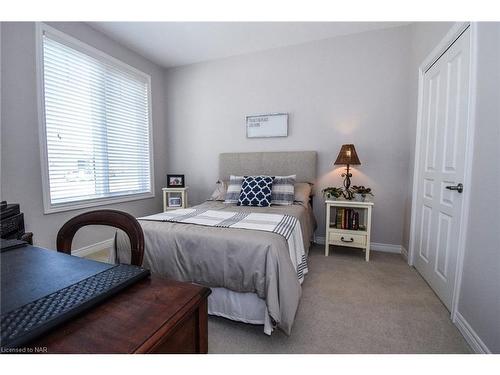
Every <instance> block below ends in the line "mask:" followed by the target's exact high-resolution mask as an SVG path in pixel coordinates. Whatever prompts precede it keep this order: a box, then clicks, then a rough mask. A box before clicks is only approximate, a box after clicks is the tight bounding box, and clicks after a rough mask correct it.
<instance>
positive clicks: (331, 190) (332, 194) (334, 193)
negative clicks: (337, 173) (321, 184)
mask: <svg viewBox="0 0 500 375" xmlns="http://www.w3.org/2000/svg"><path fill="white" fill-rule="evenodd" d="M342 193H343V190H342V189H341V188H338V187H327V188H325V189H323V195H324V196H325V198H326V199H333V200H336V199H338V198H340V197H341V196H342Z"/></svg>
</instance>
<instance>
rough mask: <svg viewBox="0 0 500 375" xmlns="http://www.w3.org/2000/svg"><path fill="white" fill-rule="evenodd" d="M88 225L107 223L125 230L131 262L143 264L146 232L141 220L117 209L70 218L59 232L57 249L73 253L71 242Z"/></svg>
mask: <svg viewBox="0 0 500 375" xmlns="http://www.w3.org/2000/svg"><path fill="white" fill-rule="evenodd" d="M87 225H107V226H111V227H115V228H118V229H121V230H123V231H124V232H125V233H126V234H127V236H128V238H129V240H130V249H131V258H130V263H131V264H133V265H135V266H141V265H142V260H143V258H144V233H143V232H142V228H141V225H140V224H139V222H138V221H137V220H136V219H135V218H134V217H133V216H132V215H130V214H128V213H126V212H122V211H117V210H95V211H89V212H85V213H83V214H80V215H77V216H75V217H74V218H72V219H70V220H68V221H67V222H66V223H65V224H64V225H63V226H62V227H61V229H59V232H58V233H57V251H59V252H62V253H66V254H71V243H72V242H73V237H74V236H75V234H76V232H77V231H78V229H80V228H82V227H84V226H87Z"/></svg>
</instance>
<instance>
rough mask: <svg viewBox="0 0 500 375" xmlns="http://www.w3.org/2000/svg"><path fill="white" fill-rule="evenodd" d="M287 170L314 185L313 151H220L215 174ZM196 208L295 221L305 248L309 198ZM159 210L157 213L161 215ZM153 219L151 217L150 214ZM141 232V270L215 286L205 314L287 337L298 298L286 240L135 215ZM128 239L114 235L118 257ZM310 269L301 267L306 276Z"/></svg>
mask: <svg viewBox="0 0 500 375" xmlns="http://www.w3.org/2000/svg"><path fill="white" fill-rule="evenodd" d="M231 174H236V175H260V174H265V175H289V174H296V175H297V179H296V181H297V182H310V183H312V182H314V181H315V178H316V153H315V152H312V151H297V152H269V153H228V154H221V155H220V156H219V178H220V179H221V180H228V179H229V175H231ZM193 212H201V213H205V214H207V213H212V214H213V215H221V216H222V217H223V216H224V215H225V214H232V213H235V212H245V215H248V214H249V213H251V214H254V215H256V216H258V215H259V214H261V213H264V214H266V217H268V216H271V215H267V214H275V215H276V216H278V215H283V216H287V217H291V218H295V219H296V220H295V222H296V227H298V228H300V229H299V232H300V233H299V234H300V236H298V237H297V236H296V237H295V239H294V240H295V241H299V240H298V239H297V238H300V241H301V244H300V245H301V246H302V245H303V249H305V250H306V254H307V251H308V249H309V246H310V243H311V241H312V236H313V232H314V230H315V228H316V221H315V219H314V215H313V213H312V208H311V205H310V203H309V202H308V201H305V202H304V201H303V202H296V203H295V204H293V205H289V206H271V207H241V206H237V205H235V204H227V203H223V202H219V201H207V202H204V203H202V204H200V205H197V206H194V207H191V208H190V209H188V210H187V211H186V213H187V215H186V216H185V217H190V215H191V216H192V215H194V214H193ZM158 215H161V214H158ZM149 218H151V217H149ZM139 222H140V223H141V226H142V228H143V230H144V237H145V253H144V267H146V268H149V269H150V270H151V272H152V273H156V274H160V275H163V276H166V277H169V278H173V279H176V280H181V281H187V282H194V283H198V284H202V285H205V286H208V287H210V288H212V294H211V295H210V297H209V301H208V304H209V307H208V309H209V311H208V312H209V314H211V315H218V316H222V317H225V318H228V319H232V320H236V321H242V322H245V323H251V324H262V325H264V332H265V333H266V334H268V335H270V334H271V333H272V331H273V330H274V329H275V328H279V329H281V330H282V331H283V332H285V333H286V334H290V332H291V329H292V325H293V321H294V319H295V314H296V311H297V308H298V305H299V302H300V297H301V292H302V288H301V281H302V280H303V275H301V276H302V278H301V277H298V273H300V272H299V271H302V267H299V268H300V270H298V269H297V267H298V263H299V262H300V261H297V262H295V261H294V259H293V256H292V253H291V252H290V249H291V246H290V241H291V240H290V238H289V239H288V240H287V238H286V237H285V236H283V235H280V234H277V233H274V232H265V231H261V230H258V231H257V230H251V229H241V228H235V227H217V226H207V225H199V223H198V224H193V223H187V222H171V221H161V220H155V219H151V220H148V218H143V219H142V220H141V219H139ZM128 249H129V245H128V241H127V237H126V236H125V235H124V234H122V233H117V236H116V250H117V251H116V257H117V259H116V260H117V261H119V262H126V261H127V256H129V255H128V254H129V251H128ZM306 272H307V268H305V270H304V273H306Z"/></svg>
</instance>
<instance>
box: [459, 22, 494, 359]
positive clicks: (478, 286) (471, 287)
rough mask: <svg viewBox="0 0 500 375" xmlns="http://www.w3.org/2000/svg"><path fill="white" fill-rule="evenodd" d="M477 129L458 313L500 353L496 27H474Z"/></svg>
mask: <svg viewBox="0 0 500 375" xmlns="http://www.w3.org/2000/svg"><path fill="white" fill-rule="evenodd" d="M477 52H478V54H477V57H478V76H477V97H476V100H477V103H476V129H475V137H474V158H473V171H472V186H470V187H467V186H466V187H465V188H469V189H470V191H471V192H472V195H471V201H470V215H469V220H468V225H467V242H466V250H465V256H464V265H463V275H462V287H461V294H460V299H459V304H458V312H459V313H460V314H461V315H462V316H463V318H464V319H465V320H466V321H467V322H468V323H469V325H470V326H471V327H472V329H473V330H474V331H475V333H476V334H477V335H478V336H479V338H480V339H481V340H482V341H483V343H484V344H485V345H486V347H488V349H489V350H490V351H491V352H493V353H500V216H499V215H500V199H499V198H498V194H499V191H500V23H486V22H482V23H479V24H478V51H477Z"/></svg>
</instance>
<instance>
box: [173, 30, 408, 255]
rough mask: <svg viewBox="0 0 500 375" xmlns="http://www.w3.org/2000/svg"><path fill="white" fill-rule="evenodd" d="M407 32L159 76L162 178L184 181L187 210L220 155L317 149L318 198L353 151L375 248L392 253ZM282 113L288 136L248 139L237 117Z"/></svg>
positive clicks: (204, 192) (320, 215) (404, 188)
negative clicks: (371, 205) (163, 113)
mask: <svg viewBox="0 0 500 375" xmlns="http://www.w3.org/2000/svg"><path fill="white" fill-rule="evenodd" d="M410 36H411V35H410V28H409V27H408V26H404V27H398V28H393V29H386V30H379V31H374V32H369V33H361V34H356V35H350V36H344V37H337V38H333V39H327V40H323V41H318V42H312V43H307V44H303V45H298V46H292V47H284V48H278V49H273V50H269V51H265V52H259V53H253V54H249V55H244V56H239V57H233V58H228V59H222V60H217V61H213V62H207V63H199V64H194V65H190V66H185V67H180V68H174V69H169V70H167V74H166V83H165V88H166V102H165V105H166V108H167V135H168V137H167V139H168V143H167V148H168V151H167V152H168V169H169V172H171V173H184V174H186V178H187V184H188V185H189V186H190V199H191V202H190V203H199V202H201V201H203V200H205V199H206V198H208V197H209V195H210V193H211V190H213V188H214V186H215V181H216V180H217V177H218V176H217V170H218V164H217V163H218V162H217V160H218V155H219V153H221V152H245V151H283V150H285V151H290V150H316V151H317V152H318V177H319V179H318V181H317V184H316V194H317V197H316V199H315V205H314V211H315V215H316V218H317V219H318V223H319V229H318V233H319V235H323V234H324V207H323V204H322V197H321V193H320V191H321V189H322V188H324V187H326V186H331V185H336V186H340V185H341V182H342V180H341V177H340V176H339V175H340V173H341V171H342V169H340V168H334V166H333V162H334V160H335V158H336V157H337V154H338V152H339V150H340V146H341V145H342V144H343V143H354V144H355V146H356V150H357V152H358V155H359V157H360V160H361V163H362V165H361V166H357V167H356V168H355V170H354V171H353V175H354V177H353V183H354V184H358V185H359V184H362V185H365V186H366V185H369V186H371V187H372V188H373V190H374V192H375V195H376V196H375V209H374V221H373V237H372V240H373V241H374V242H379V243H388V244H396V245H400V244H401V241H402V232H403V222H402V220H401V217H403V214H404V208H405V202H406V199H407V192H408V178H409V170H408V163H409V149H410V142H409V137H408V131H409V130H408V127H409V123H408V104H409V102H408V99H407V97H408V75H409V71H408V66H409V62H410V54H411V48H410ZM269 112H288V113H289V115H290V117H289V119H290V121H289V136H288V137H287V138H274V139H247V138H246V136H245V115H249V114H261V113H269Z"/></svg>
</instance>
